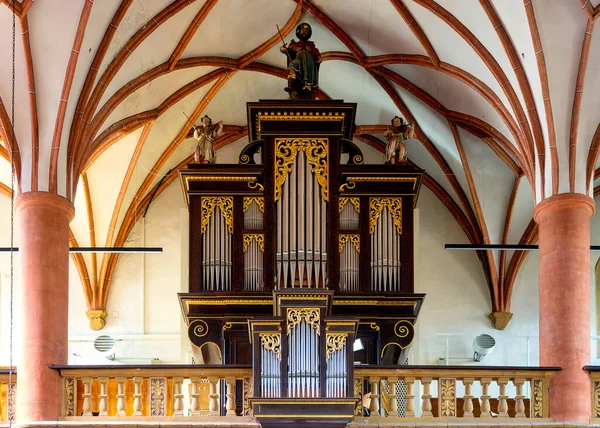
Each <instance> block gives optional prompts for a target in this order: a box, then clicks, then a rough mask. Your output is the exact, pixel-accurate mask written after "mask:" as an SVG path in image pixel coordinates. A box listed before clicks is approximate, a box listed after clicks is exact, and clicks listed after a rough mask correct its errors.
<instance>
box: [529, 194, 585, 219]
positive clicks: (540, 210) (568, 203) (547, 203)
mask: <svg viewBox="0 0 600 428" xmlns="http://www.w3.org/2000/svg"><path fill="white" fill-rule="evenodd" d="M568 210H584V211H587V212H588V214H589V216H590V217H591V216H592V215H593V214H594V211H595V210H596V202H595V201H594V199H592V198H590V197H589V196H587V195H584V194H581V193H561V194H559V195H554V196H550V197H549V198H546V199H544V200H543V201H542V202H540V203H539V204H537V205H536V207H535V210H534V211H533V218H534V220H535V222H536V223H538V224H539V223H540V221H543V220H544V218H545V216H546V215H548V214H551V213H555V212H557V211H568Z"/></svg>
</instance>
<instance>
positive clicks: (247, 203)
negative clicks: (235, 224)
mask: <svg viewBox="0 0 600 428" xmlns="http://www.w3.org/2000/svg"><path fill="white" fill-rule="evenodd" d="M252 202H254V203H255V204H256V205H258V208H259V209H260V212H261V213H264V212H265V200H264V198H260V197H256V198H250V197H249V198H244V212H246V211H248V207H250V204H251V203H252Z"/></svg>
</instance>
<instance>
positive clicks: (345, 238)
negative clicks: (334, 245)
mask: <svg viewBox="0 0 600 428" xmlns="http://www.w3.org/2000/svg"><path fill="white" fill-rule="evenodd" d="M348 241H350V242H352V244H353V245H354V247H355V248H356V252H357V253H360V235H340V253H341V252H342V250H343V249H344V247H345V246H346V242H348Z"/></svg>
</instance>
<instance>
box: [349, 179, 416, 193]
mask: <svg viewBox="0 0 600 428" xmlns="http://www.w3.org/2000/svg"><path fill="white" fill-rule="evenodd" d="M346 181H347V183H348V186H347V187H348V189H354V187H355V186H356V183H411V182H412V183H413V190H415V189H416V188H417V177H371V176H368V177H360V176H352V177H347V178H346ZM340 190H341V189H340Z"/></svg>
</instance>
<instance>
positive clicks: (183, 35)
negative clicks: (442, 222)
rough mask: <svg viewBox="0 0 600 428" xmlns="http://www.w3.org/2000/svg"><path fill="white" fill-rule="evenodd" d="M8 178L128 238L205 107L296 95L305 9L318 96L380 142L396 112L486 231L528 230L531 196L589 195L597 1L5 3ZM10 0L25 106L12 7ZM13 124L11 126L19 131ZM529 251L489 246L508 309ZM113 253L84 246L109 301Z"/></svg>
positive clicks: (75, 239) (490, 267)
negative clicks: (291, 50) (346, 108)
mask: <svg viewBox="0 0 600 428" xmlns="http://www.w3.org/2000/svg"><path fill="white" fill-rule="evenodd" d="M0 3H1V5H0V193H2V194H4V195H6V196H9V195H10V181H11V180H10V155H11V153H14V155H15V156H14V164H15V171H16V174H17V178H18V185H17V188H18V190H19V191H22V192H25V191H31V190H34V191H35V190H39V191H49V192H53V193H57V194H59V195H62V196H65V197H66V198H69V199H71V200H73V201H74V203H75V206H76V217H75V220H74V221H73V222H72V224H71V232H72V236H71V238H72V239H71V245H72V246H77V245H81V246H95V245H97V246H104V245H105V246H121V245H123V244H124V243H125V241H126V239H127V237H128V235H129V233H130V232H131V230H132V228H133V227H134V225H135V223H136V221H137V219H138V218H139V217H140V215H141V214H142V213H143V212H144V210H145V209H146V208H147V206H148V204H149V203H150V202H151V200H152V199H153V197H154V198H155V197H156V195H159V194H160V192H162V191H163V190H164V189H166V188H167V187H168V186H169V185H170V184H171V183H172V182H173V181H174V180H175V179H176V177H177V170H178V168H180V167H182V166H183V165H185V164H186V163H187V162H188V161H189V159H190V155H191V153H192V150H193V145H194V141H193V139H192V138H190V137H191V134H190V123H189V122H187V121H186V118H185V116H184V115H183V114H182V112H185V113H186V114H188V115H189V116H190V117H191V118H192V120H193V121H197V119H198V118H199V117H200V116H201V115H204V114H208V115H209V116H211V117H212V118H213V119H215V120H223V121H224V122H225V134H224V135H223V136H222V137H221V138H220V139H219V141H218V147H220V148H222V147H224V146H227V145H229V144H236V145H240V146H242V145H243V144H244V143H245V142H247V128H246V107H245V103H246V102H248V101H255V100H258V99H266V98H283V97H284V96H285V93H284V92H283V87H284V86H285V80H284V79H285V77H286V72H285V64H286V59H285V56H284V55H282V54H281V53H280V52H279V44H280V43H281V42H280V39H279V35H278V34H277V30H276V28H275V25H279V27H280V28H281V31H282V33H283V35H284V36H285V37H286V40H290V39H291V38H292V37H293V31H294V29H295V27H296V25H297V24H298V23H300V22H303V21H304V22H308V23H310V24H311V26H312V27H313V36H312V40H313V41H314V42H315V43H316V45H317V47H318V48H319V50H320V51H321V52H322V53H323V60H324V62H323V64H322V66H321V72H320V89H321V93H320V94H319V97H320V98H327V97H329V98H334V99H344V100H346V101H353V102H357V103H358V114H357V119H356V125H357V126H356V133H355V138H356V139H357V141H362V142H363V143H365V144H367V145H370V146H372V147H374V148H376V149H378V150H382V148H383V142H382V139H383V137H382V133H383V130H384V129H385V128H386V127H387V126H388V124H389V120H390V119H391V118H392V117H393V116H394V115H396V114H400V115H401V116H403V117H404V118H405V119H406V120H407V121H409V122H413V123H414V124H415V127H416V138H415V139H414V140H410V141H409V142H408V149H409V158H410V160H411V161H412V162H414V163H416V164H417V165H419V166H420V167H422V168H424V169H426V170H427V175H426V177H425V185H426V186H427V187H428V188H429V189H430V190H431V191H432V192H433V193H435V195H437V197H438V198H439V199H440V200H441V201H442V202H443V204H444V205H445V206H446V207H447V208H448V210H449V211H450V213H451V214H452V215H453V216H454V218H455V219H456V221H457V222H458V223H459V224H460V226H461V227H462V229H463V230H464V232H465V235H466V237H467V239H468V240H469V241H470V242H472V243H519V242H520V243H533V242H535V241H536V240H537V229H536V227H535V224H534V223H533V221H532V212H533V207H534V205H535V203H536V202H539V201H541V200H543V199H544V198H547V197H549V196H551V195H553V194H557V193H565V192H578V193H592V192H595V189H594V187H593V186H594V179H595V175H597V173H596V168H597V167H598V165H597V158H598V147H599V145H600V131H599V128H598V123H599V121H600V108H599V107H600V106H599V105H598V104H599V103H600V98H599V97H598V95H597V94H598V93H599V90H600V77H599V76H600V73H598V71H599V70H600V30H596V31H594V28H595V25H594V23H595V20H596V18H597V16H599V15H600V7H598V4H597V3H598V1H597V0H594V1H590V0H533V1H531V0H524V1H523V0H461V1H456V0H312V1H310V0H95V1H93V0H70V1H68V2H65V1H60V0H53V1H52V0H44V1H38V2H35V3H34V2H33V0H22V1H20V2H18V1H17V2H15V3H14V4H13V2H12V0H0ZM13 8H14V12H15V25H16V28H15V30H16V38H15V44H16V45H15V48H16V49H15V53H16V56H15V72H16V81H15V88H16V91H15V100H16V101H15V106H14V114H15V116H14V122H13V120H11V109H12V101H11V100H12V93H11V82H12V61H11V59H12V24H13V13H12V11H13ZM13 123H14V135H15V139H14V141H13V139H12V133H13V126H12V124H13ZM524 256H525V254H524V253H522V252H516V253H513V252H505V251H502V252H491V251H488V252H480V253H479V257H480V259H481V265H482V269H483V271H484V273H485V277H486V279H487V282H488V287H489V289H490V300H491V308H492V310H493V311H510V296H511V292H512V287H513V285H514V281H515V277H516V274H517V272H518V270H519V267H520V266H521V264H522V262H523V260H524ZM117 260H118V258H117V256H116V255H105V256H99V255H98V256H96V255H90V256H82V255H77V256H74V261H75V264H76V266H77V268H78V270H79V273H80V276H81V280H82V284H83V287H84V291H85V294H86V299H87V302H88V309H90V310H92V309H104V308H105V307H106V300H107V297H108V292H109V290H110V278H111V276H112V272H113V270H114V268H115V265H116V263H117Z"/></svg>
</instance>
